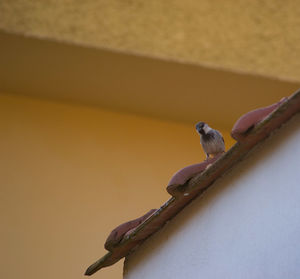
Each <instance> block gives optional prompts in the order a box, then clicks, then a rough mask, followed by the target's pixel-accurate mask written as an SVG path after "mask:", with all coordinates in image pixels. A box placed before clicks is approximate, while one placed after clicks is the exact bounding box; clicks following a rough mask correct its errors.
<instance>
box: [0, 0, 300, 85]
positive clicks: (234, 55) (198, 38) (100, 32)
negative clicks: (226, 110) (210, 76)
mask: <svg viewBox="0 0 300 279" xmlns="http://www.w3.org/2000/svg"><path fill="white" fill-rule="evenodd" d="M299 13H300V1H299V0H285V1H282V0H264V1H261V0H251V1H242V0H238V1H236V0H227V1H223V0H201V1H197V0H186V1H182V0H172V1H160V0H151V1H141V0H130V1H129V0H110V1H106V0H89V1H81V2H79V1H77V0H60V1H59V2H58V1H40V0H14V1H11V0H2V1H0V14H1V17H0V29H2V30H6V31H8V32H17V33H20V34H26V35H32V36H37V37H40V38H48V39H52V40H58V41H67V42H73V43H77V44H81V45H82V44H84V45H90V46H93V47H100V48H108V49H114V50H118V51H124V52H127V53H132V52H134V53H138V54H142V55H146V56H152V57H153V56H155V57H161V58H164V59H171V60H175V61H185V62H190V63H195V64H201V65H209V66H211V67H214V68H222V69H223V68H225V69H231V70H233V71H238V72H247V73H253V74H259V75H264V76H271V77H278V78H281V79H286V80H295V81H299V80H300V78H299V77H300V59H299V54H300V32H299V26H300V18H299Z"/></svg>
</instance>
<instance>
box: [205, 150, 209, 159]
mask: <svg viewBox="0 0 300 279" xmlns="http://www.w3.org/2000/svg"><path fill="white" fill-rule="evenodd" d="M205 154H206V159H205V161H207V160H208V159H209V154H208V153H206V152H205Z"/></svg>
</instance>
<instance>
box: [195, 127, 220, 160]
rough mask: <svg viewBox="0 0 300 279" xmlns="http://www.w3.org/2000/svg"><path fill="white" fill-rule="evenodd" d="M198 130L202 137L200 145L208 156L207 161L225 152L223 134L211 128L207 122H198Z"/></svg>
mask: <svg viewBox="0 0 300 279" xmlns="http://www.w3.org/2000/svg"><path fill="white" fill-rule="evenodd" d="M196 130H197V132H198V133H199V135H200V143H201V145H202V148H203V150H204V152H205V154H206V160H208V159H209V157H210V155H212V156H213V157H215V156H217V155H219V154H221V153H224V152H225V143H224V138H223V136H222V134H221V133H220V132H219V131H217V130H214V129H212V128H211V127H209V126H208V125H207V124H206V123H205V122H198V123H197V124H196Z"/></svg>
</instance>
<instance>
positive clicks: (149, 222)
mask: <svg viewBox="0 0 300 279" xmlns="http://www.w3.org/2000/svg"><path fill="white" fill-rule="evenodd" d="M299 111H300V90H298V91H297V92H296V93H294V94H293V95H291V96H290V97H289V98H287V100H286V101H285V102H283V103H281V104H280V105H279V107H278V108H277V109H275V110H274V111H273V112H272V113H270V114H269V115H268V116H267V117H266V118H264V119H263V120H262V121H260V122H259V123H258V124H256V125H255V126H254V127H253V128H252V129H251V130H250V131H248V132H246V134H244V135H243V139H242V140H240V141H238V142H237V143H236V144H235V145H234V146H233V147H232V148H231V149H230V150H228V151H227V152H226V153H225V154H224V155H222V156H221V157H219V158H218V159H217V160H216V161H215V162H214V163H212V164H211V165H210V166H209V167H208V168H207V169H205V170H204V171H203V172H201V173H199V174H197V175H196V176H194V177H193V178H191V179H190V180H188V181H187V182H186V183H184V184H183V185H178V186H177V187H176V188H175V190H174V191H173V192H172V195H173V197H172V198H170V199H169V200H168V201H167V202H166V203H164V204H163V205H162V206H161V207H160V208H159V209H158V210H157V211H155V212H154V213H153V214H152V215H151V216H150V217H148V218H147V219H146V220H145V221H144V222H142V223H141V224H140V225H139V226H137V227H136V228H135V229H133V230H132V232H131V233H130V234H128V235H126V236H125V237H124V238H123V239H122V240H121V241H120V242H119V243H118V244H116V245H115V246H114V247H113V248H112V250H111V251H110V252H108V253H107V254H106V255H105V256H103V257H102V258H101V259H99V260H98V261H96V262H95V263H93V264H92V265H91V266H90V267H89V268H88V269H87V271H86V272H85V275H92V274H93V273H95V272H96V271H98V270H99V269H101V268H103V267H106V266H110V265H113V264H114V263H116V262H117V261H119V260H120V259H121V258H123V257H125V256H127V255H128V254H129V253H130V252H132V251H133V250H134V249H135V248H136V247H137V246H139V245H140V244H141V243H142V242H143V241H145V239H147V238H148V237H149V236H151V235H153V234H154V233H155V232H157V231H158V230H160V229H161V228H162V227H163V226H164V225H165V224H166V222H168V221H169V220H170V219H172V218H173V217H174V216H176V214H177V213H179V212H180V211H181V210H182V209H183V208H184V207H185V206H187V205H188V204H189V203H190V202H191V201H192V200H194V199H195V198H196V197H198V196H199V195H201V194H202V193H203V192H204V191H205V190H206V189H207V188H209V187H210V186H211V185H212V184H213V183H214V182H215V181H216V180H217V179H218V178H220V177H221V176H222V175H224V174H225V173H226V172H227V171H229V170H230V169H232V167H233V166H234V165H235V164H237V163H238V162H239V161H241V160H242V159H243V158H244V157H245V156H246V155H247V153H248V152H249V151H250V150H252V149H253V148H254V147H255V146H257V145H258V144H260V143H261V142H262V141H263V140H264V139H265V138H267V137H268V136H269V135H270V134H271V133H272V132H273V131H275V130H276V129H278V128H280V126H281V125H282V124H283V123H285V122H286V121H288V120H289V119H290V118H291V117H292V116H294V115H295V114H297V113H298V112H299Z"/></svg>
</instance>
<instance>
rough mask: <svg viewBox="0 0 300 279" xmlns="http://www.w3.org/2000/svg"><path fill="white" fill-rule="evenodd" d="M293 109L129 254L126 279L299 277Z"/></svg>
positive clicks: (299, 136) (298, 129)
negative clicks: (289, 116) (260, 142)
mask: <svg viewBox="0 0 300 279" xmlns="http://www.w3.org/2000/svg"><path fill="white" fill-rule="evenodd" d="M299 245H300V115H298V116H296V117H295V118H293V119H292V120H291V121H290V122H289V123H288V124H287V125H285V126H284V127H282V128H281V129H280V131H278V132H277V133H276V134H275V135H274V136H273V137H272V138H270V139H268V140H267V141H266V142H265V143H264V144H263V145H261V146H259V147H258V148H256V150H254V152H252V154H251V155H250V156H249V157H248V158H247V159H246V160H244V161H243V162H241V163H240V164H239V165H238V166H236V167H235V168H234V169H233V170H232V171H231V172H230V173H229V174H228V175H226V176H225V177H223V178H222V179H220V180H219V181H217V183H216V184H215V187H213V188H212V189H210V190H209V191H208V192H207V193H206V194H205V196H204V197H202V198H199V199H196V200H195V201H194V202H193V203H192V204H191V205H190V206H188V207H187V208H186V209H185V210H184V211H183V212H181V213H180V214H179V215H178V216H177V217H175V218H174V219H173V220H172V221H171V222H169V224H167V225H166V226H165V227H164V228H163V229H162V230H161V231H160V232H159V233H157V234H156V235H155V236H154V237H152V238H150V239H149V240H148V241H146V242H145V243H144V245H142V246H141V247H140V248H139V249H138V250H137V251H136V252H135V253H133V254H132V255H131V256H130V257H129V258H128V260H127V261H126V265H125V278H126V279H135V278H136V279H140V278H143V279H148V278H151V279H153V278H164V279H168V278H172V279H176V278H180V279H182V278H189V279H192V278H205V279H210V278H211V279H216V278H222V279H225V278H228V279H229V278H230V279H234V278H238V279H241V278H243V279H247V278H252V279H260V278H263V279H266V278H272V279H276V278H278V279H282V278H285V279H290V278H300V249H299V247H300V246H299Z"/></svg>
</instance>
